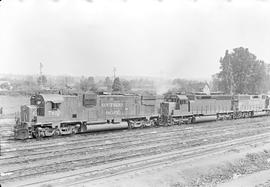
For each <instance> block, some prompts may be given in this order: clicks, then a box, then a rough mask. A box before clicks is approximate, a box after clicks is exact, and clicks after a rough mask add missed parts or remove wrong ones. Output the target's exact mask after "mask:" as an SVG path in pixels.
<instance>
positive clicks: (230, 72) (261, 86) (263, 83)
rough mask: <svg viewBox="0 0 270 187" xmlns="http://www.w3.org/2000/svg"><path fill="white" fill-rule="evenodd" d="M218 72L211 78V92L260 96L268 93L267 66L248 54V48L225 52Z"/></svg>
mask: <svg viewBox="0 0 270 187" xmlns="http://www.w3.org/2000/svg"><path fill="white" fill-rule="evenodd" d="M219 62H220V72H218V73H217V74H215V75H213V76H212V90H213V91H221V92H224V93H226V94H261V93H267V92H268V91H269V88H270V87H269V86H270V79H269V64H266V63H265V62H264V61H263V60H259V59H257V57H256V56H255V55H254V54H252V53H251V52H249V50H248V48H243V47H239V48H235V49H233V51H232V52H229V51H228V50H226V51H225V55H224V57H221V58H220V60H219Z"/></svg>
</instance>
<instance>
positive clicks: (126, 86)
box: [122, 80, 131, 92]
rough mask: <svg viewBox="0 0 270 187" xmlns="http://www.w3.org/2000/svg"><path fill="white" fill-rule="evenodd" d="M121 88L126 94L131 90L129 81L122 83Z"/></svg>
mask: <svg viewBox="0 0 270 187" xmlns="http://www.w3.org/2000/svg"><path fill="white" fill-rule="evenodd" d="M122 87H123V90H124V91H126V92H127V91H130V90H131V85H130V83H129V81H127V80H123V81H122Z"/></svg>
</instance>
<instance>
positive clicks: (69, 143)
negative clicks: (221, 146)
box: [0, 119, 270, 160]
mask: <svg viewBox="0 0 270 187" xmlns="http://www.w3.org/2000/svg"><path fill="white" fill-rule="evenodd" d="M268 120H269V119H268ZM224 122H227V121H224ZM269 122H270V120H269ZM245 123H246V122H243V121H242V123H239V124H238V125H232V124H229V125H226V124H219V125H214V127H212V126H211V127H208V128H207V126H206V127H203V126H202V127H201V128H198V127H196V129H195V128H192V129H190V128H191V127H190V126H188V127H186V126H171V127H172V128H170V127H166V128H165V129H161V130H165V131H163V132H162V133H163V134H164V133H171V132H175V133H177V132H185V133H188V132H196V131H198V132H204V131H207V129H213V128H215V129H218V128H220V129H221V128H226V127H229V126H230V127H232V128H237V127H238V126H239V125H244V126H247V125H254V124H257V125H259V124H258V123H260V124H262V123H265V122H261V121H255V122H252V123H249V124H245ZM225 126H226V127H225ZM177 127H179V128H177ZM193 127H194V126H193ZM151 129H155V128H151ZM158 129H159V128H158ZM145 130H146V129H145ZM139 131H141V130H139ZM128 132H129V134H127V133H128ZM128 132H125V134H124V135H123V134H122V133H121V134H122V136H121V137H122V138H121V139H126V138H127V137H128V135H133V137H134V138H135V137H138V138H140V137H143V136H146V135H153V130H152V131H150V132H149V131H148V132H142V133H136V134H135V135H134V133H133V132H134V131H128ZM76 136H77V135H76ZM119 138H120V137H119V134H117V135H116V136H112V137H111V136H105V137H104V136H102V137H92V136H90V137H87V139H85V137H84V139H75V140H72V141H66V142H63V143H62V142H60V143H59V142H58V143H56V144H53V143H52V142H50V141H48V142H47V143H46V142H45V143H44V144H42V145H40V144H37V145H29V142H26V143H27V148H25V144H26V143H24V144H23V145H22V146H20V147H16V146H14V147H13V148H9V149H6V148H2V155H5V154H9V153H15V154H18V155H22V154H24V153H27V152H37V151H38V150H40V149H42V150H50V151H51V150H53V149H57V150H62V147H63V146H65V148H67V147H74V148H75V149H76V147H78V148H79V147H80V146H82V145H89V144H95V143H96V142H102V143H103V144H106V141H113V140H117V139H119ZM144 138H145V137H144ZM57 140H58V141H59V139H58V138H57ZM60 140H62V139H60ZM64 140H65V139H64ZM45 141H46V140H45ZM0 160H1V157H0Z"/></svg>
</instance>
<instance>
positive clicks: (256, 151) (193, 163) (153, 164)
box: [0, 117, 270, 187]
mask: <svg viewBox="0 0 270 187" xmlns="http://www.w3.org/2000/svg"><path fill="white" fill-rule="evenodd" d="M12 123H13V120H12V119H11V120H7V119H1V120H0V129H1V148H2V149H1V151H2V152H1V157H0V183H1V184H2V186H12V187H13V186H42V187H49V186H113V187H124V186H129V187H132V186H147V187H148V186H149V187H154V186H172V187H178V186H179V187H182V186H222V187H224V186H269V185H270V126H269V124H270V117H261V118H253V119H241V120H233V121H218V122H213V123H202V124H196V125H183V126H171V127H159V128H147V129H137V130H126V131H115V132H106V133H96V134H83V135H76V136H68V137H61V138H52V139H43V140H27V141H14V140H13V139H12Z"/></svg>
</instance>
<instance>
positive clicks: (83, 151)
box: [0, 127, 270, 166]
mask: <svg viewBox="0 0 270 187" xmlns="http://www.w3.org/2000/svg"><path fill="white" fill-rule="evenodd" d="M254 128H256V127H254ZM252 129H253V128H252ZM268 129H270V127H269V128H265V129H264V130H268ZM229 130H233V129H226V131H229ZM250 130H251V129H248V130H247V132H248V131H250ZM217 133H223V134H222V135H226V134H228V135H230V134H231V133H224V129H223V130H219V129H218V130H212V131H207V132H204V133H203V134H202V133H201V132H197V133H193V134H192V136H193V137H196V139H199V138H203V139H207V138H211V137H213V134H217ZM242 133H243V131H242ZM167 136H168V134H166V135H162V136H158V137H149V138H144V140H143V142H141V141H136V140H129V141H122V140H121V142H114V143H110V144H105V145H104V144H98V145H90V146H84V147H76V148H69V149H63V150H57V151H47V152H38V153H30V154H27V155H20V156H15V157H4V158H2V159H0V161H1V165H2V166H5V165H9V166H10V165H12V164H20V165H21V164H23V163H27V164H28V163H33V162H35V161H42V160H47V161H48V160H49V159H56V158H61V157H65V156H72V155H77V156H79V155H82V156H83V155H87V154H91V155H94V154H96V153H102V152H105V153H106V152H108V151H112V150H117V149H121V148H125V149H134V148H135V147H139V146H146V145H147V146H150V145H151V144H155V145H157V144H162V143H164V142H166V143H167V142H169V141H170V140H172V139H175V138H180V139H181V138H187V140H183V141H182V140H181V143H186V142H188V141H191V140H195V139H194V138H189V137H192V136H191V135H188V136H186V137H185V136H184V137H179V134H173V135H170V136H169V137H167Z"/></svg>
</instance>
